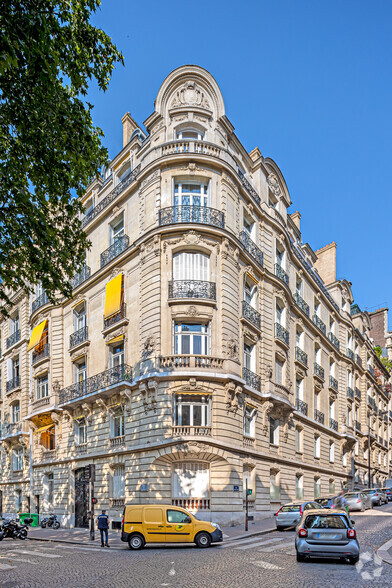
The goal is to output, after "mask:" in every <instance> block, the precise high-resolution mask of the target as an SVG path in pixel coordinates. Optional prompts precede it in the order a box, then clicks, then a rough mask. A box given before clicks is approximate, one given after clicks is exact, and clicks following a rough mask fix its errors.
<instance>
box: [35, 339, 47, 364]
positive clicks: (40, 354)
mask: <svg viewBox="0 0 392 588" xmlns="http://www.w3.org/2000/svg"><path fill="white" fill-rule="evenodd" d="M49 351H50V350H49V343H45V344H44V345H40V346H39V349H38V350H37V351H35V350H34V351H33V357H32V364H33V365H34V364H35V363H37V362H38V361H40V360H41V359H44V357H49Z"/></svg>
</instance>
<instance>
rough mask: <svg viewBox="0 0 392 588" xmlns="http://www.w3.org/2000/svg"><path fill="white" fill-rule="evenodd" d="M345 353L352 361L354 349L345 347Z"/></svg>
mask: <svg viewBox="0 0 392 588" xmlns="http://www.w3.org/2000/svg"><path fill="white" fill-rule="evenodd" d="M346 355H347V357H348V358H349V359H352V360H353V361H354V351H352V349H346Z"/></svg>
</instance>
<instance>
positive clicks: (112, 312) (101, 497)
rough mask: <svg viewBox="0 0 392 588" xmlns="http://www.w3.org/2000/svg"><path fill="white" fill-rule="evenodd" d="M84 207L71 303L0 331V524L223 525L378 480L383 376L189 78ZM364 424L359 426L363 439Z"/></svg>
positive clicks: (15, 316)
mask: <svg viewBox="0 0 392 588" xmlns="http://www.w3.org/2000/svg"><path fill="white" fill-rule="evenodd" d="M154 104H155V110H154V112H153V113H152V114H151V115H150V116H149V117H148V118H147V120H146V121H145V122H144V126H145V129H146V130H147V133H145V132H144V131H143V130H141V128H140V126H139V125H138V124H137V123H136V122H135V121H134V120H133V118H132V117H131V116H130V114H129V113H127V114H126V115H125V116H124V117H123V119H122V123H123V149H122V150H121V151H120V153H118V155H117V156H116V157H115V158H114V159H113V160H112V162H111V165H110V169H108V170H106V171H105V173H103V174H102V177H99V178H97V179H95V180H94V181H93V182H92V183H91V185H90V186H89V187H88V190H87V191H86V194H85V197H84V200H83V202H84V205H85V216H84V218H83V226H84V228H85V230H86V232H87V234H88V236H89V238H90V239H91V241H92V248H91V250H90V251H88V252H87V255H86V266H85V268H84V270H83V271H82V272H81V273H80V274H79V275H77V276H76V277H75V279H74V283H73V287H74V290H73V298H72V300H64V301H63V303H62V304H61V305H58V306H53V305H52V304H50V303H49V302H48V299H47V297H46V295H45V292H43V291H42V289H40V288H39V287H38V288H37V291H36V295H35V296H34V297H32V298H31V299H28V298H27V297H26V296H25V295H23V294H22V293H16V294H15V296H14V307H13V309H12V313H11V318H10V319H2V320H1V321H0V342H1V354H0V373H1V388H0V389H1V401H0V414H1V424H2V428H1V480H0V499H1V502H0V506H1V511H2V513H3V514H4V515H7V514H12V513H15V512H16V511H18V510H21V511H30V512H37V511H39V512H40V513H47V512H51V511H53V512H55V513H56V514H57V515H58V516H59V517H60V518H61V519H62V522H63V524H66V525H70V526H73V525H75V526H85V525H86V524H87V511H88V509H89V484H88V480H87V478H86V466H88V465H89V464H95V472H96V479H95V496H96V497H97V507H98V508H99V509H101V508H106V509H107V510H108V513H109V515H110V517H111V519H112V520H113V521H114V522H115V523H117V524H118V523H119V521H120V520H121V516H122V510H123V505H124V503H129V502H136V503H154V502H164V503H170V504H175V505H179V506H183V507H185V508H189V509H190V510H192V511H194V512H195V511H198V512H199V514H200V515H202V516H203V517H205V518H210V517H211V518H213V519H214V520H218V521H220V522H223V523H238V522H241V521H242V520H243V516H244V488H245V485H246V482H247V483H248V487H249V488H250V489H251V490H252V494H251V495H250V508H251V514H254V516H255V518H258V517H262V516H265V515H266V514H268V513H269V512H272V511H276V510H277V508H278V507H279V505H280V504H282V503H284V502H287V501H290V500H292V499H295V498H296V497H297V498H301V497H304V498H310V499H313V497H317V496H319V495H323V494H329V493H333V492H337V491H338V490H340V489H341V488H342V487H345V486H348V487H353V486H363V485H366V484H367V476H368V473H367V472H368V456H369V451H370V467H371V475H372V478H373V482H374V483H382V482H383V481H384V480H385V479H386V478H388V477H389V465H390V464H389V456H388V447H389V429H388V422H389V421H388V419H389V412H388V411H389V408H390V407H389V396H390V390H389V387H388V386H389V374H388V372H387V371H386V370H385V368H384V367H383V366H382V364H381V363H380V362H379V360H378V358H377V356H376V355H375V353H374V352H373V347H372V344H371V341H370V339H369V336H368V333H369V329H370V320H369V315H368V314H367V313H366V312H361V311H360V309H359V308H358V307H357V306H356V305H355V304H353V296H352V293H351V284H350V282H348V281H346V280H337V279H336V245H335V244H334V243H332V244H330V245H327V246H326V247H324V248H323V249H320V250H319V251H313V250H312V249H311V247H310V246H309V245H308V244H307V243H303V241H302V236H301V231H300V214H299V213H298V212H295V213H293V214H289V213H288V212H287V209H288V208H289V206H290V205H291V200H290V195H289V193H288V189H287V186H286V183H285V180H284V178H283V175H282V173H281V171H280V169H279V167H278V166H277V164H276V163H275V162H274V161H272V160H271V159H270V158H268V157H263V156H262V155H261V152H260V150H259V149H258V148H255V149H253V151H251V152H250V153H247V151H246V150H245V149H244V147H243V145H242V144H241V142H240V140H239V139H238V138H237V136H236V134H235V133H234V127H233V125H232V123H231V122H230V121H229V119H228V118H227V116H226V114H225V108H224V103H223V98H222V94H221V91H220V89H219V87H218V85H217V83H216V81H215V79H214V78H213V77H212V76H211V74H210V73H209V72H207V71H206V70H204V69H203V68H201V67H197V66H183V67H180V68H178V69H176V70H174V71H173V72H171V73H170V74H169V75H168V76H167V78H166V79H165V80H164V82H163V84H162V86H161V88H160V90H159V92H158V95H157V98H156V100H155V103H154ZM369 427H370V431H369Z"/></svg>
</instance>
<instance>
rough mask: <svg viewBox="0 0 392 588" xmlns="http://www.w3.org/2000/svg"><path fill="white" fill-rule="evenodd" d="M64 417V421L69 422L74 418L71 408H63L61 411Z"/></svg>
mask: <svg viewBox="0 0 392 588" xmlns="http://www.w3.org/2000/svg"><path fill="white" fill-rule="evenodd" d="M61 414H62V417H63V421H65V422H68V421H70V420H71V419H72V413H71V412H70V411H69V410H63V412H62V413H61Z"/></svg>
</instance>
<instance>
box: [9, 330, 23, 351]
mask: <svg viewBox="0 0 392 588" xmlns="http://www.w3.org/2000/svg"><path fill="white" fill-rule="evenodd" d="M18 341H20V329H18V330H17V331H15V333H12V335H10V336H9V337H7V342H6V347H7V349H9V348H10V347H12V346H13V345H15V343H17V342H18Z"/></svg>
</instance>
